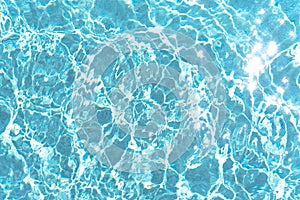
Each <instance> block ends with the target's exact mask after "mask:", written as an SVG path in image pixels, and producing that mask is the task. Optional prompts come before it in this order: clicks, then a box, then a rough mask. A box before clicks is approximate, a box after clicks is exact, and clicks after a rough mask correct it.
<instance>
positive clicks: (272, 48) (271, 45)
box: [267, 41, 278, 56]
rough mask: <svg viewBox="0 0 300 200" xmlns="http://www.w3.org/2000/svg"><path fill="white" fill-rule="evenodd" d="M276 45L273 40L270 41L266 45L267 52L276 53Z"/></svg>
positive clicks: (271, 54) (270, 54)
mask: <svg viewBox="0 0 300 200" xmlns="http://www.w3.org/2000/svg"><path fill="white" fill-rule="evenodd" d="M277 50H278V47H277V44H276V42H275V41H271V42H270V43H269V45H268V49H267V54H268V55H269V56H273V55H274V54H276V53H277Z"/></svg>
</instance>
